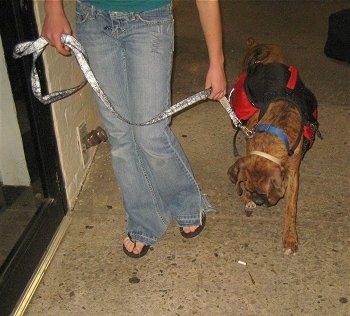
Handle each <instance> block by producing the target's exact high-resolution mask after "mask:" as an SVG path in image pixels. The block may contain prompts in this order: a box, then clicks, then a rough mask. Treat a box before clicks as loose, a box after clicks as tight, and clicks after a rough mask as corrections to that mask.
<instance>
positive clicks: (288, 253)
mask: <svg viewBox="0 0 350 316" xmlns="http://www.w3.org/2000/svg"><path fill="white" fill-rule="evenodd" d="M284 255H285V256H291V255H295V250H294V251H293V250H292V249H290V248H289V249H284Z"/></svg>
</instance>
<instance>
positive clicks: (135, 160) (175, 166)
mask: <svg viewBox="0 0 350 316" xmlns="http://www.w3.org/2000/svg"><path fill="white" fill-rule="evenodd" d="M76 13H77V14H76V22H77V36H78V39H79V41H80V42H81V43H82V45H83V46H84V48H85V50H86V52H87V55H88V58H89V62H90V66H91V69H92V71H93V72H94V74H95V76H96V78H97V80H98V82H99V84H100V86H101V88H102V89H103V90H104V92H105V93H106V95H107V96H108V98H109V100H110V101H111V103H112V105H113V107H114V109H115V110H116V111H117V112H119V113H120V114H121V115H122V116H124V117H125V118H127V119H128V120H130V121H131V122H144V121H147V120H149V119H151V118H153V117H154V116H156V115H157V114H158V113H160V112H162V111H164V110H165V109H166V108H168V107H169V106H170V104H171V97H170V96H171V91H170V87H171V72H172V63H173V51H174V21H173V15H172V8H171V6H170V5H169V6H165V7H162V8H159V9H155V10H150V11H146V12H141V13H134V12H127V13H125V12H111V11H104V10H99V9H97V8H95V7H93V6H91V5H89V4H87V3H84V2H79V1H78V3H77V12H76ZM96 101H97V105H98V110H99V113H100V115H101V118H102V121H103V124H104V127H105V129H106V131H107V133H108V138H109V142H110V144H111V157H112V165H113V169H114V171H115V174H116V178H117V181H118V184H119V186H120V188H121V192H122V198H123V207H124V210H125V212H126V216H127V231H128V232H129V233H130V235H131V237H132V238H133V239H134V240H137V241H140V242H143V243H145V244H147V245H154V244H155V243H156V242H157V241H158V240H159V238H160V237H161V236H162V235H163V234H164V233H165V231H166V229H167V227H168V226H169V224H170V222H171V221H172V219H175V220H176V222H177V223H178V225H179V226H181V227H183V226H191V225H199V224H200V223H201V219H202V216H201V215H202V213H203V212H207V211H210V210H211V209H212V207H211V205H210V204H209V203H208V201H207V200H206V198H205V197H204V196H203V194H202V193H201V191H200V189H199V187H198V184H197V183H196V181H195V179H194V176H193V173H192V171H191V168H190V165H189V163H188V160H187V158H186V156H185V154H184V152H183V150H182V148H181V146H180V144H179V143H178V141H177V139H176V138H175V136H174V134H173V133H172V131H171V129H170V127H169V124H170V119H165V120H163V121H160V122H158V123H156V124H153V125H149V126H135V125H130V124H128V123H125V122H123V121H121V120H120V119H118V118H117V117H116V115H115V114H113V113H112V112H111V111H110V110H108V109H107V107H106V106H105V105H104V103H103V102H102V101H101V100H100V99H99V98H98V97H96Z"/></svg>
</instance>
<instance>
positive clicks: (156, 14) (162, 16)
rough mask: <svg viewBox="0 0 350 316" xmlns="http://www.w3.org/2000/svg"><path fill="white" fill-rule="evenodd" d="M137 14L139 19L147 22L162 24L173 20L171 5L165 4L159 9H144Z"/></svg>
mask: <svg viewBox="0 0 350 316" xmlns="http://www.w3.org/2000/svg"><path fill="white" fill-rule="evenodd" d="M137 15H138V17H139V19H140V21H142V22H144V23H147V24H163V23H169V22H170V23H172V22H173V14H172V9H171V5H166V6H164V7H162V8H159V9H154V10H149V11H144V12H141V13H138V14H137Z"/></svg>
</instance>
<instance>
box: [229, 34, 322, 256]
mask: <svg viewBox="0 0 350 316" xmlns="http://www.w3.org/2000/svg"><path fill="white" fill-rule="evenodd" d="M247 44H248V52H247V53H246V55H245V57H244V60H243V67H242V73H241V74H240V76H239V77H238V79H237V81H236V83H235V84H234V88H233V89H232V92H231V96H230V104H231V107H232V109H233V111H234V112H235V114H236V115H237V117H238V118H239V119H240V120H241V121H242V122H244V124H245V126H246V127H247V128H248V129H249V130H251V131H253V136H252V137H251V138H247V142H246V156H245V157H241V158H239V159H237V160H236V162H235V163H234V164H233V165H232V166H231V167H230V168H229V169H228V175H229V177H230V180H231V181H232V182H233V183H234V184H235V186H236V190H237V193H238V195H242V194H243V199H244V203H245V211H246V214H247V216H250V215H251V213H252V211H253V210H254V209H255V208H256V206H257V205H258V206H273V205H276V204H277V202H278V201H279V200H280V199H282V198H284V202H285V205H284V227H283V238H282V239H283V248H284V253H285V254H286V255H290V254H293V253H295V251H296V250H297V248H298V236H297V229H296V218H297V201H298V191H299V169H300V164H301V161H302V159H303V157H304V155H305V153H306V151H307V150H308V149H310V148H311V146H312V144H313V142H314V139H315V134H316V133H319V132H318V122H317V101H316V98H315V97H314V95H313V94H312V92H311V91H310V90H308V89H307V88H306V87H305V86H304V84H303V82H302V81H301V79H300V77H299V74H298V70H297V69H296V68H295V67H293V66H291V65H289V64H288V63H287V61H286V59H285V57H284V56H283V54H282V52H281V50H280V49H279V48H278V47H277V46H274V45H268V44H258V43H256V42H255V41H254V40H252V39H249V40H248V42H247Z"/></svg>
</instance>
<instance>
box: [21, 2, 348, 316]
mask: <svg viewBox="0 0 350 316" xmlns="http://www.w3.org/2000/svg"><path fill="white" fill-rule="evenodd" d="M347 7H349V5H348V1H231V0H226V1H222V9H223V20H224V36H225V54H226V68H227V77H228V80H229V81H230V82H232V81H233V80H234V79H235V77H236V76H237V74H238V69H239V61H240V60H241V57H242V54H243V51H244V43H245V40H246V38H248V37H249V36H254V37H256V38H257V39H258V40H260V41H263V42H269V43H276V44H279V45H280V46H281V47H282V49H283V51H284V52H285V53H286V55H287V57H288V59H289V61H290V62H291V63H292V64H293V65H295V66H297V67H298V68H299V70H300V72H301V76H302V79H303V80H304V82H305V84H306V85H307V86H308V87H309V88H310V89H311V90H313V91H314V93H315V94H316V96H317V98H318V101H319V121H320V124H321V127H320V129H321V132H322V135H323V138H324V139H323V140H320V139H317V141H316V143H315V145H314V147H313V148H312V150H311V151H310V152H308V153H307V155H306V158H305V159H304V161H303V163H302V167H301V182H300V194H299V203H298V223H297V227H298V233H299V240H300V245H299V251H298V252H297V254H296V255H294V256H290V257H288V256H284V255H283V251H282V244H281V236H282V220H283V211H282V210H283V201H282V202H280V203H279V204H278V205H277V206H275V207H272V208H269V209H266V208H258V210H257V211H256V212H255V213H254V214H253V216H252V217H249V218H248V217H246V216H245V215H244V213H243V207H244V205H243V202H242V200H241V199H240V198H239V197H238V196H237V195H236V193H235V191H234V187H233V185H232V183H231V182H230V181H229V179H228V177H227V175H226V172H227V169H228V167H229V166H230V165H231V164H232V163H233V162H234V158H233V154H232V135H233V130H232V127H231V124H230V121H229V118H228V116H227V114H226V113H225V111H224V109H223V108H222V107H221V106H220V105H219V104H218V103H216V102H203V103H201V104H199V105H196V106H194V107H192V108H191V109H189V110H187V111H184V112H182V113H181V114H179V115H177V117H176V118H174V120H173V130H174V132H175V133H176V135H177V136H178V137H179V139H180V141H181V143H182V145H183V147H184V149H185V151H186V153H187V154H188V158H189V160H190V162H191V165H192V167H193V170H194V173H195V175H196V178H197V179H198V182H199V184H200V186H201V188H202V190H203V191H204V192H205V193H206V194H207V195H208V198H209V200H210V201H211V203H212V204H213V205H214V206H215V208H216V209H217V212H215V213H210V214H209V215H208V217H207V226H206V227H205V230H204V231H203V233H202V234H201V235H200V236H199V237H198V238H195V239H193V240H185V239H183V238H182V237H181V235H180V233H179V230H178V228H177V227H176V226H175V224H174V225H172V226H171V227H170V228H169V230H168V231H167V234H166V235H165V236H164V238H162V239H161V240H160V241H159V243H158V244H157V245H156V247H155V248H154V249H153V251H150V252H149V253H148V254H147V256H146V257H144V258H142V259H140V260H135V259H130V258H128V257H126V256H125V255H124V253H123V251H122V249H121V244H122V240H123V238H124V236H125V231H124V229H125V217H124V213H123V209H122V205H121V200H120V191H119V188H118V185H117V183H116V181H115V179H114V175H113V171H112V169H111V166H110V154H109V145H108V144H102V145H100V147H99V148H98V151H97V154H96V156H95V159H94V162H93V164H92V166H91V170H90V172H89V174H88V177H87V180H86V183H85V184H84V187H83V189H82V192H81V194H80V196H79V198H78V200H77V203H76V206H75V208H74V210H73V212H71V214H70V215H69V216H72V222H71V225H70V227H69V229H68V231H67V234H66V236H65V237H64V239H63V241H62V243H61V245H60V247H59V249H58V251H57V253H56V255H55V257H54V260H53V261H52V263H51V265H50V266H49V269H48V271H47V272H46V274H45V276H44V278H43V280H42V282H41V284H40V286H39V287H38V289H37V291H36V293H35V295H34V297H33V299H32V301H31V302H30V304H29V307H28V309H27V311H26V315H28V316H37V315H45V316H48V315H50V316H51V315H101V316H105V315H145V316H146V315H147V316H148V315H155V316H158V315H165V316H167V315H245V316H248V315H281V316H284V315H344V316H346V315H350V282H349V276H350V206H349V205H350V180H349V178H350V172H349V162H350V158H349V154H350V143H349V142H350V132H349V129H348V126H349V119H350V105H349V99H350V64H344V63H341V62H336V61H334V60H331V59H328V58H327V57H325V56H324V54H323V46H324V43H325V40H326V36H327V29H328V16H329V14H331V13H333V12H336V11H338V10H340V9H345V8H347ZM195 12H196V11H195V7H194V1H177V2H176V8H175V13H176V21H177V28H176V34H177V46H176V59H175V68H174V87H173V88H174V94H173V97H174V102H175V101H178V100H181V99H183V98H184V97H186V96H189V95H191V94H192V93H193V92H196V91H200V90H201V89H202V88H203V81H204V76H205V69H206V60H207V56H206V48H205V43H204V41H203V37H202V33H201V30H200V28H199V24H198V19H197V15H196V13H195ZM238 148H239V151H240V153H242V154H243V153H244V138H243V137H242V135H241V136H240V137H239V139H238ZM241 261H242V262H241ZM242 263H246V265H244V264H242Z"/></svg>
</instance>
